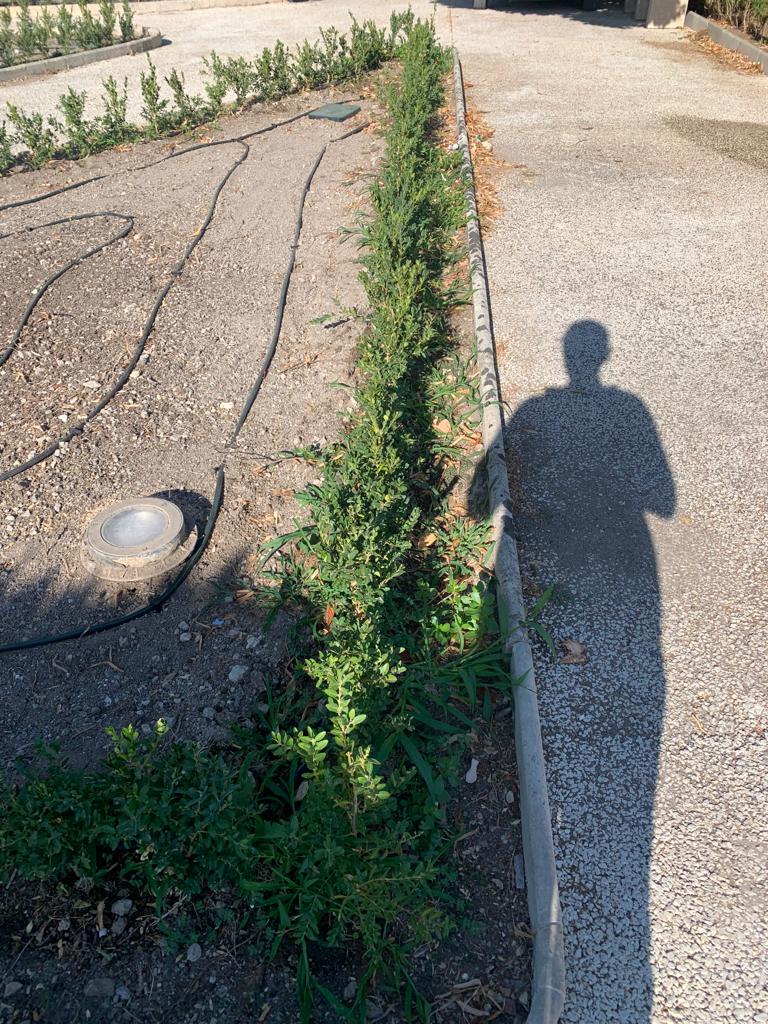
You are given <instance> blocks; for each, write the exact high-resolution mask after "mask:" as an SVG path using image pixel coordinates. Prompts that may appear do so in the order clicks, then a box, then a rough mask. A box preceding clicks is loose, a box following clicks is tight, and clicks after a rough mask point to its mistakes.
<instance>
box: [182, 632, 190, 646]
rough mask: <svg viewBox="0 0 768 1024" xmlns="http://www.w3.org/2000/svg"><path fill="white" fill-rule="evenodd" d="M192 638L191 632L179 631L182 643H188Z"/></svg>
mask: <svg viewBox="0 0 768 1024" xmlns="http://www.w3.org/2000/svg"><path fill="white" fill-rule="evenodd" d="M191 639H192V634H191V633H179V640H180V641H181V643H183V644H188V643H189V641H190V640H191Z"/></svg>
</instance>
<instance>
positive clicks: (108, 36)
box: [99, 0, 117, 46]
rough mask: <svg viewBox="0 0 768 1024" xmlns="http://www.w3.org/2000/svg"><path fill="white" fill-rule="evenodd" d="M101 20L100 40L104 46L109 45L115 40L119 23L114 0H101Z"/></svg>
mask: <svg viewBox="0 0 768 1024" xmlns="http://www.w3.org/2000/svg"><path fill="white" fill-rule="evenodd" d="M99 21H100V24H99V42H100V43H101V45H102V46H109V44H110V43H112V42H114V38H115V25H116V24H117V11H116V10H115V3H114V0H99Z"/></svg>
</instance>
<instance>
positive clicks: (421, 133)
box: [0, 17, 509, 1022]
mask: <svg viewBox="0 0 768 1024" xmlns="http://www.w3.org/2000/svg"><path fill="white" fill-rule="evenodd" d="M395 30H396V31H395ZM401 33H402V36H401ZM329 38H330V37H329ZM352 38H353V39H354V38H357V39H358V40H362V39H363V38H365V40H366V49H365V51H364V52H365V53H367V54H368V56H367V57H366V58H365V61H364V63H365V64H367V66H369V67H370V66H373V64H374V62H375V61H378V60H380V59H381V58H382V57H383V56H384V54H386V53H388V52H391V50H392V48H393V47H394V45H395V40H396V39H400V40H401V42H400V43H399V44H398V52H399V55H400V56H401V58H402V76H401V78H400V80H399V81H398V82H397V83H395V84H392V85H390V86H389V87H388V90H387V93H386V102H387V108H388V116H387V118H386V127H385V142H386V147H385V154H384V158H383V163H382V165H381V167H380V168H379V170H378V171H377V173H376V176H375V178H374V179H373V181H372V183H371V185H370V189H369V197H370V213H369V214H368V215H367V216H366V217H365V219H364V221H363V223H362V224H361V228H360V232H361V233H360V241H361V246H362V249H361V260H362V269H361V280H362V283H363V285H364V288H365V291H366V295H367V306H368V308H369V313H368V314H367V315H366V316H365V317H364V318H363V320H362V323H363V328H362V336H361V343H360V366H359V369H360V376H361V384H360V385H359V386H358V387H357V388H356V389H355V391H354V399H355V402H354V407H355V411H354V412H353V413H352V414H351V422H350V423H349V425H348V429H347V430H346V432H345V433H344V434H343V435H342V437H341V439H340V440H339V441H337V442H335V443H333V444H331V445H329V446H328V447H326V448H325V449H324V450H322V451H316V450H312V451H304V452H297V453H294V454H295V455H296V456H297V457H303V458H306V459H308V460H310V461H312V462H313V463H314V466H315V478H316V479H315V482H314V483H313V484H312V485H310V486H309V487H308V488H307V490H306V491H305V492H303V493H302V494H301V495H299V498H300V500H301V502H303V504H304V506H305V508H306V516H305V518H304V519H303V520H302V521H301V522H300V523H297V524H296V529H295V531H294V532H293V533H292V534H289V535H287V536H284V537H280V538H276V539H275V540H274V541H273V542H272V543H271V544H270V545H268V546H267V547H266V548H265V556H266V555H270V554H271V555H272V557H273V563H268V564H269V565H271V566H272V567H271V568H270V569H269V570H266V569H265V570H264V571H263V573H262V575H261V576H260V577H259V578H258V579H252V580H250V581H248V582H247V584H244V587H245V589H247V590H249V591H250V594H251V597H252V598H253V599H254V600H255V601H256V602H258V603H259V604H260V605H261V606H262V607H263V610H264V614H268V615H271V614H273V613H274V612H276V611H277V610H278V609H280V608H284V609H288V610H290V612H291V615H292V617H293V619H294V621H295V622H296V633H295V650H296V652H297V655H296V661H295V664H294V666H293V671H292V675H291V676H290V678H289V680H288V681H287V682H286V680H285V679H284V678H281V680H280V682H279V684H278V683H275V684H274V685H273V684H272V683H271V682H270V683H269V684H268V692H267V700H266V701H264V702H263V703H262V704H260V705H258V706H257V707H256V708H255V710H254V713H253V717H252V719H251V720H250V721H249V723H248V724H247V726H244V727H242V728H239V729H237V730H235V731H234V733H233V735H232V739H231V742H230V743H228V744H225V745H224V746H222V747H221V748H219V749H216V750H212V749H204V748H200V747H199V746H197V745H195V744H193V743H186V742H174V743H169V742H167V740H166V739H165V738H164V736H163V733H164V731H165V727H164V725H163V723H162V722H159V723H158V726H157V729H156V733H155V735H154V736H153V737H152V738H151V739H146V738H144V737H142V736H140V735H139V734H138V733H137V731H136V730H135V729H133V728H132V727H127V728H125V729H123V730H121V731H119V732H112V734H111V735H112V739H113V742H114V748H113V751H112V753H111V754H110V756H109V757H108V758H107V761H106V763H105V764H104V765H102V766H101V767H99V768H96V769H91V770H89V771H86V772H79V771H75V770H73V769H71V768H70V767H69V766H68V765H67V764H66V763H65V762H64V761H63V760H62V759H61V758H60V757H59V755H58V754H57V752H56V751H55V750H53V749H48V750H43V754H44V755H45V758H46V760H47V768H46V769H44V770H41V768H40V766H39V765H37V766H23V765H22V766H21V770H22V772H23V773H24V776H25V777H24V779H23V780H22V782H21V783H11V782H8V783H7V784H6V785H5V787H4V788H0V879H9V878H11V877H14V878H16V879H17V884H18V880H19V879H23V878H26V879H40V880H44V881H48V882H51V883H56V884H58V885H64V886H71V887H72V888H73V891H77V892H78V893H82V892H83V891H85V892H91V893H92V898H93V899H99V898H106V894H108V893H110V892H113V891H114V890H115V887H116V886H120V885H123V886H125V885H126V884H127V885H128V886H129V887H130V889H131V891H132V892H133V893H134V896H135V898H137V899H143V900H147V899H149V900H151V901H153V902H154V903H155V906H156V912H157V914H158V916H159V917H160V916H162V918H163V923H162V927H163V928H165V929H166V931H167V933H168V934H169V939H170V938H174V941H179V929H180V927H181V926H180V924H179V922H178V921H177V920H176V917H175V914H174V913H171V908H173V907H175V906H177V905H178V903H179V901H181V902H185V901H187V903H188V905H189V901H192V902H193V903H194V904H195V905H196V907H197V911H196V913H203V912H204V909H205V906H206V905H208V904H206V900H209V901H210V903H213V902H214V901H215V904H216V906H217V907H218V910H217V913H221V914H229V915H230V916H231V915H232V914H236V915H237V917H238V920H239V921H240V923H241V927H245V926H246V922H247V926H248V927H250V928H253V929H256V930H259V931H260V934H261V936H262V939H263V941H264V942H265V943H266V948H267V951H268V953H270V954H273V955H274V954H275V953H276V952H277V951H278V949H280V947H281V946H282V945H283V944H287V945H289V946H290V948H291V949H292V950H293V952H294V953H295V955H296V960H297V964H298V967H297V984H298V997H299V1004H300V1018H301V1020H302V1021H308V1020H310V1018H311V1015H312V1006H313V1002H314V1001H315V1000H317V999H318V998H325V999H326V1000H327V1001H328V1002H330V1003H331V1005H332V1006H333V1008H334V1010H335V1011H336V1013H337V1016H338V1019H339V1020H355V1021H361V1022H362V1021H365V1019H366V1010H367V1006H366V1003H367V995H368V994H369V992H370V989H371V987H372V986H373V984H374V983H375V984H377V985H382V984H384V985H389V986H390V987H391V988H392V990H393V991H398V992H399V994H400V995H401V996H402V1000H403V1008H404V1013H405V1016H406V1017H407V1018H411V1017H417V1018H418V1019H420V1020H426V1019H427V1016H428V1008H427V1006H426V1003H425V1002H424V1000H423V999H422V998H421V997H420V996H419V995H418V994H417V992H416V986H415V984H414V982H413V980H412V978H411V974H410V969H409V957H408V952H409V950H410V949H411V948H412V946H413V944H414V943H421V942H424V941H428V940H432V939H434V938H436V937H438V936H440V935H441V934H444V933H445V932H446V931H447V930H449V929H450V927H451V916H452V914H451V911H450V906H448V907H447V906H446V898H445V892H446V878H447V877H448V875H449V874H450V864H451V858H450V852H451V850H452V848H453V838H454V837H453V836H452V834H451V831H450V829H449V827H448V823H447V820H448V819H447V806H448V802H449V799H450V795H451V792H452V789H453V786H454V784H455V782H456V779H457V777H458V775H459V767H460V763H461V760H462V758H463V756H464V752H465V751H466V747H467V736H468V734H469V732H470V731H471V730H472V728H473V726H474V724H475V721H476V717H477V714H478V712H479V709H480V708H481V707H482V706H483V705H484V704H485V705H487V706H488V707H490V704H491V701H490V698H489V691H491V690H492V689H493V688H506V689H507V694H506V696H507V698H508V697H509V692H508V688H509V678H508V673H507V670H506V668H505V665H504V659H503V656H502V655H501V653H500V650H499V643H498V630H497V627H496V624H495V620H494V616H493V614H492V612H491V610H490V609H491V608H492V594H490V592H489V590H488V587H487V585H486V584H484V583H483V581H482V578H481V573H480V570H479V568H478V562H479V561H480V560H481V557H482V550H483V547H484V545H485V544H486V543H487V536H488V530H487V524H486V523H485V522H482V521H479V522H475V521H471V520H468V519H461V518H456V517H455V516H453V515H452V514H451V513H450V511H449V507H448V502H447V498H446V491H447V485H448V482H449V481H450V480H451V479H452V478H453V477H454V476H455V472H456V465H457V462H458V461H459V460H460V458H461V444H460V441H459V438H460V437H461V436H462V431H463V430H466V429H467V427H468V426H469V429H470V430H472V429H475V428H476V423H473V422H472V420H471V417H472V415H475V414H476V408H475V410H474V413H473V403H475V404H476V396H475V395H474V393H473V389H472V384H471V381H470V379H469V377H468V374H467V372H466V370H465V369H463V368H462V366H461V364H460V362H458V360H456V359H455V357H453V356H452V355H451V336H450V330H449V313H450V310H451V309H452V308H453V307H454V306H455V304H456V303H457V302H458V301H460V300H461V299H462V298H463V297H464V296H463V293H462V292H461V290H460V286H459V285H458V284H449V283H448V282H450V281H458V280H459V278H458V276H457V273H456V266H457V263H458V261H459V256H460V253H459V252H458V251H457V247H456V242H455V239H456V237H457V232H458V230H459V228H460V226H461V223H462V191H461V188H460V177H459V175H460V172H459V167H458V163H457V160H456V155H455V154H447V153H445V152H444V151H443V150H442V149H441V148H440V146H439V145H438V144H437V142H436V141H435V138H434V135H435V131H436V126H437V118H438V112H439V110H440V107H441V105H442V103H443V99H444V88H443V84H444V79H445V75H446V73H447V71H448V68H449V63H450V62H449V59H448V55H447V54H446V53H445V51H443V50H442V49H441V47H440V46H439V45H438V44H437V42H436V39H435V35H434V29H433V26H432V25H431V24H429V23H423V22H420V21H416V22H414V21H413V19H412V18H411V17H409V18H408V19H407V20H406V22H405V24H404V25H395V26H394V29H393V35H391V36H390V37H389V39H388V40H387V39H386V38H384V37H382V36H381V35H380V33H379V32H378V30H376V32H375V33H374V32H373V30H372V29H367V28H365V27H364V26H362V27H360V28H359V29H357V30H355V35H354V36H353V37H352ZM333 39H334V40H335V41H334V42H333V47H334V49H333V50H332V52H335V53H336V54H337V55H340V59H341V60H342V61H343V62H344V63H343V66H344V67H345V68H347V69H348V71H349V73H350V74H352V73H354V72H356V71H358V70H361V66H360V64H356V63H355V61H356V60H359V59H360V50H359V47H360V43H358V44H354V43H352V42H351V41H350V45H349V50H348V51H347V50H345V49H343V48H342V43H341V40H340V37H335V36H334V37H333ZM322 45H323V47H324V49H323V51H322V52H324V53H327V52H328V51H327V49H325V47H326V46H327V45H328V42H327V40H326V42H325V43H324V44H322ZM279 52H282V51H279ZM300 52H301V51H300ZM315 52H316V56H314V57H310V56H309V55H308V53H307V51H304V54H305V56H304V58H303V60H302V62H301V64H300V65H299V64H298V63H297V62H298V61H299V59H300V58H299V57H298V56H295V57H294V59H293V64H292V66H293V67H297V66H301V67H303V68H304V72H303V73H306V74H315V71H314V70H312V69H314V68H316V66H317V63H318V61H319V59H320V58H319V56H317V53H318V52H319V51H315ZM348 54H350V55H351V56H348ZM348 60H349V61H351V63H347V61H348ZM211 63H212V66H213V62H211ZM250 67H251V68H252V69H253V68H254V67H255V65H251V66H250ZM269 67H270V81H274V77H273V71H274V68H275V52H274V51H272V52H271V54H270V63H269ZM324 73H325V72H324ZM328 73H330V72H328ZM238 74H239V70H238ZM293 81H295V78H294V79H293ZM260 82H262V83H263V79H262V78H261V76H260ZM262 87H263V86H262V85H261V84H260V85H259V88H262ZM251 88H252V87H251V86H249V88H248V89H246V90H243V94H244V95H250V94H251V93H250V89H251ZM468 418H469V419H468ZM243 915H245V916H243ZM317 944H320V945H322V946H326V947H331V948H339V947H342V946H344V947H347V948H351V949H354V950H356V951H357V954H362V958H363V966H362V967H361V970H360V972H359V977H358V987H357V992H356V995H355V998H354V1002H353V1004H352V1005H351V1006H345V1005H343V1004H342V1002H341V1000H340V998H339V995H338V994H336V995H334V993H333V992H330V991H328V990H327V989H326V988H324V987H323V986H322V985H321V984H320V982H319V981H318V980H317V978H316V977H315V976H314V974H315V972H314V971H313V950H314V949H315V947H316V945H317ZM326 959H327V954H326Z"/></svg>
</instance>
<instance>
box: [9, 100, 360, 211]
mask: <svg viewBox="0 0 768 1024" xmlns="http://www.w3.org/2000/svg"><path fill="white" fill-rule="evenodd" d="M340 102H342V101H340ZM309 113H310V111H308V110H303V111H302V112H301V113H300V114H293V115H292V116H291V117H286V118H285V120H283V121H272V123H271V124H268V125H265V126H264V127H263V128H256V129H255V130H254V131H252V132H244V133H243V134H242V135H235V136H233V137H232V138H231V139H215V140H214V141H213V142H198V143H196V144H195V145H194V146H187V147H186V148H185V149H175V150H174V151H173V152H172V153H166V155H165V156H161V157H160V159H159V160H153V161H151V162H150V163H148V164H139V165H138V167H126V168H125V170H123V171H112V172H109V173H107V174H95V175H94V176H93V177H92V178H83V180H82V181H73V182H72V183H71V184H70V185H62V186H61V188H54V189H51V191H50V192H43V193H42V195H39V196H31V197H30V198H29V199H17V200H15V201H14V202H11V203H5V204H3V205H2V206H0V213H3V212H4V211H5V210H16V209H18V208H19V207H21V206H29V205H30V204H31V203H41V202H42V201H43V200H44V199H53V197H54V196H60V195H63V193H64V192H71V191H72V190H73V189H76V188H82V187H83V186H84V185H91V184H93V182H94V181H103V180H104V179H105V178H110V177H113V176H114V175H115V174H133V173H134V171H146V170H148V169H149V168H150V167H157V166H158V165H159V164H164V163H165V162H166V160H174V159H175V158H176V157H177V156H185V155H186V154H187V153H194V152H195V150H198V149H208V148H210V147H212V146H226V145H227V144H228V143H230V142H245V141H246V140H247V139H254V138H256V136H257V135H266V134H267V132H272V131H274V130H275V128H283V127H284V126H285V125H287V124H293V122H294V121H300V120H301V119H302V117H306V116H307V114H309ZM143 141H145V142H146V141H148V140H146V139H145V140H143Z"/></svg>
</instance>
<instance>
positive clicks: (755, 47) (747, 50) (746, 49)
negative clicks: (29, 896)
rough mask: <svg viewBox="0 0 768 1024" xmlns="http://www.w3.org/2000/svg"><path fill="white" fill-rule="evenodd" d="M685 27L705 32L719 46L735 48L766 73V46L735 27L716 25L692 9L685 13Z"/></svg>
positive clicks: (767, 54)
mask: <svg viewBox="0 0 768 1024" xmlns="http://www.w3.org/2000/svg"><path fill="white" fill-rule="evenodd" d="M685 27H686V28H690V29H692V30H693V31H694V32H706V33H707V34H708V35H709V37H710V39H712V40H713V41H714V42H716V43H719V44H720V46H726V47H728V49H729V50H737V51H738V52H739V53H740V54H742V55H743V56H744V57H746V58H747V60H753V61H754V62H755V64H759V65H760V66H761V67H762V69H763V74H764V75H768V48H766V47H765V46H760V44H759V43H754V42H752V40H751V39H750V38H749V37H748V36H745V35H744V34H743V33H742V32H739V31H738V30H737V29H735V28H723V26H722V25H716V24H715V23H714V21H710V20H709V19H708V18H702V16H701V15H700V14H696V13H695V12H694V11H688V13H687V14H686V16H685Z"/></svg>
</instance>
